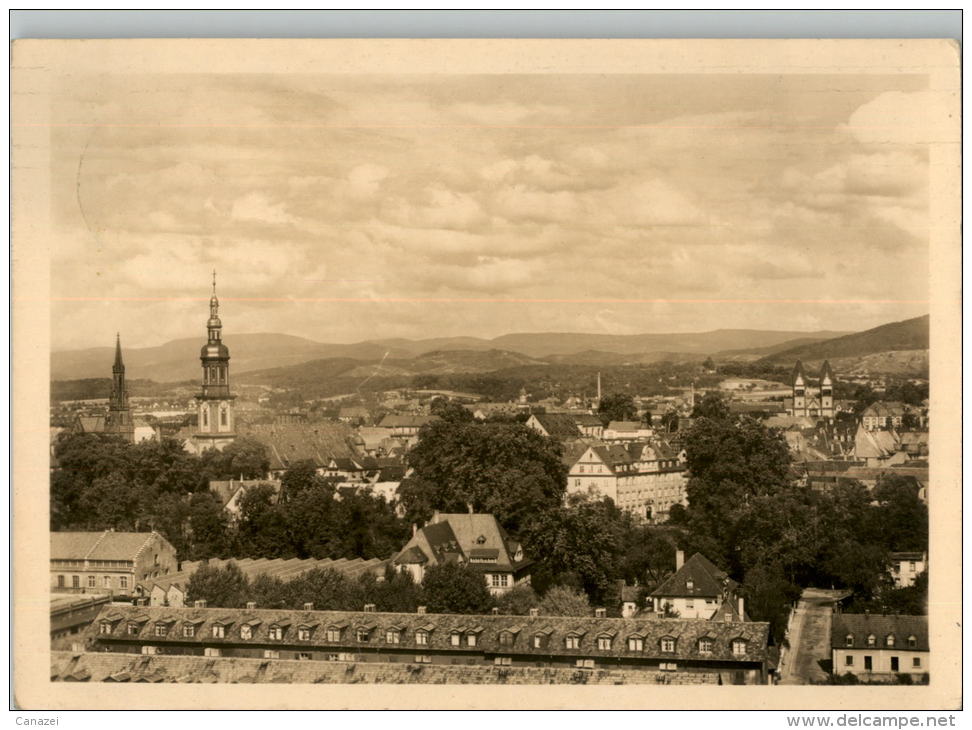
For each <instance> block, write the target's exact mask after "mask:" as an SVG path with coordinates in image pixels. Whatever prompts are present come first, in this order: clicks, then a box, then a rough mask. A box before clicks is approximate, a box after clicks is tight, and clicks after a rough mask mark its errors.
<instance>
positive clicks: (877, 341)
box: [762, 315, 929, 377]
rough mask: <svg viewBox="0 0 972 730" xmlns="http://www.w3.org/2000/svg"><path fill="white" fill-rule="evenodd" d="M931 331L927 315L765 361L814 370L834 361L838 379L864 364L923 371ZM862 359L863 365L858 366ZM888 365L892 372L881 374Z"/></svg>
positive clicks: (788, 351) (802, 347) (784, 352)
mask: <svg viewBox="0 0 972 730" xmlns="http://www.w3.org/2000/svg"><path fill="white" fill-rule="evenodd" d="M928 328H929V317H928V315H925V316H923V317H915V318H914V319H906V320H904V321H902V322H891V323H890V324H884V325H881V326H880V327H875V328H873V329H869V330H865V331H864V332H856V333H854V334H850V335H843V336H841V337H834V338H833V339H829V340H824V341H822V342H810V343H806V344H801V345H799V346H797V347H792V348H788V349H785V350H780V351H777V352H774V353H772V354H770V355H767V356H766V357H764V358H762V361H763V362H771V363H779V364H781V365H783V364H786V365H789V364H792V363H795V362H796V361H797V360H802V361H803V362H804V364H808V365H811V366H814V365H816V364H817V363H819V362H822V361H823V360H830V361H831V365H833V366H834V368H835V370H837V371H838V377H839V374H840V373H839V371H840V370H841V369H842V368H841V366H842V367H843V370H844V371H849V370H856V369H858V365H862V364H864V363H866V364H867V365H868V366H869V367H870V369H872V370H877V371H879V372H899V371H906V370H908V369H909V367H910V366H909V367H905V368H902V364H903V363H911V365H912V366H916V367H920V366H921V365H920V363H921V362H924V367H925V369H927V366H928V357H927V351H928V337H929V335H928ZM895 353H897V354H895ZM858 359H859V360H862V361H863V362H862V363H855V362H854V361H855V360H858ZM885 361H886V362H887V365H888V369H885V370H881V367H882V364H883V363H884V362H885Z"/></svg>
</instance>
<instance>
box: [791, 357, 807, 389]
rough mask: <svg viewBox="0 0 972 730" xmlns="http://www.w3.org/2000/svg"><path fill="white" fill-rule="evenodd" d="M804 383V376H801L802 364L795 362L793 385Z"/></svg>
mask: <svg viewBox="0 0 972 730" xmlns="http://www.w3.org/2000/svg"><path fill="white" fill-rule="evenodd" d="M805 381H806V376H805V375H804V374H803V363H802V362H800V361H799V360H797V361H796V365H794V366H793V385H803V384H804V382H805Z"/></svg>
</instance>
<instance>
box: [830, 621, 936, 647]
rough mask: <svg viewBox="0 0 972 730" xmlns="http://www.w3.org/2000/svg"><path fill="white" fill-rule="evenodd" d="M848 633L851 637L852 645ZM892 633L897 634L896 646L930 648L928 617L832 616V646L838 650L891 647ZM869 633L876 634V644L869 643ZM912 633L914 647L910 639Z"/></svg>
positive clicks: (895, 637)
mask: <svg viewBox="0 0 972 730" xmlns="http://www.w3.org/2000/svg"><path fill="white" fill-rule="evenodd" d="M848 635H850V636H851V644H850V645H849V646H848V643H847V637H848ZM889 635H892V636H894V648H895V649H900V650H908V649H911V651H928V617H927V616H900V615H890V616H882V615H877V614H866V613H835V614H834V615H833V616H832V617H831V619H830V646H831V647H832V648H834V649H868V648H871V649H873V648H887V647H888V644H887V637H888V636H889ZM868 636H874V645H872V646H868V643H867V638H868ZM912 636H913V637H914V638H915V645H914V646H911V645H910V643H909V641H908V640H909V638H910V637H912Z"/></svg>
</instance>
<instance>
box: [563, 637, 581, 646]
mask: <svg viewBox="0 0 972 730" xmlns="http://www.w3.org/2000/svg"><path fill="white" fill-rule="evenodd" d="M564 647H565V648H567V649H580V635H579V634H567V636H566V637H565V638H564Z"/></svg>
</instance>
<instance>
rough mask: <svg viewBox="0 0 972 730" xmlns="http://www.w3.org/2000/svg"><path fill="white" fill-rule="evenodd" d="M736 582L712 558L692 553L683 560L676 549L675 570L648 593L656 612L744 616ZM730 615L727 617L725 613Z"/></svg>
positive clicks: (702, 616)
mask: <svg viewBox="0 0 972 730" xmlns="http://www.w3.org/2000/svg"><path fill="white" fill-rule="evenodd" d="M739 588H740V586H739V584H738V583H737V582H736V581H734V580H733V579H732V578H730V577H729V576H728V575H727V574H726V572H725V571H723V570H720V569H719V568H718V567H717V566H716V565H715V564H714V563H713V562H712V561H711V560H709V559H708V558H707V557H705V556H704V555H702V554H701V553H695V554H694V555H693V556H692V557H691V558H689V559H688V560H685V553H684V552H683V551H681V550H676V551H675V573H674V574H672V575H670V576H669V577H668V578H666V579H665V580H664V581H663V582H662V584H661V585H659V586H658V588H656V589H655V590H654V591H652V592H651V594H650V599H651V601H652V607H653V609H654V611H655V612H656V613H657V614H674V615H677V616H678V617H679V618H699V619H716V620H727V621H735V620H745V619H746V612H745V606H744V605H743V600H742V596H741V594H740V591H739ZM726 613H728V614H729V616H728V618H726V616H725V614H726Z"/></svg>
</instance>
